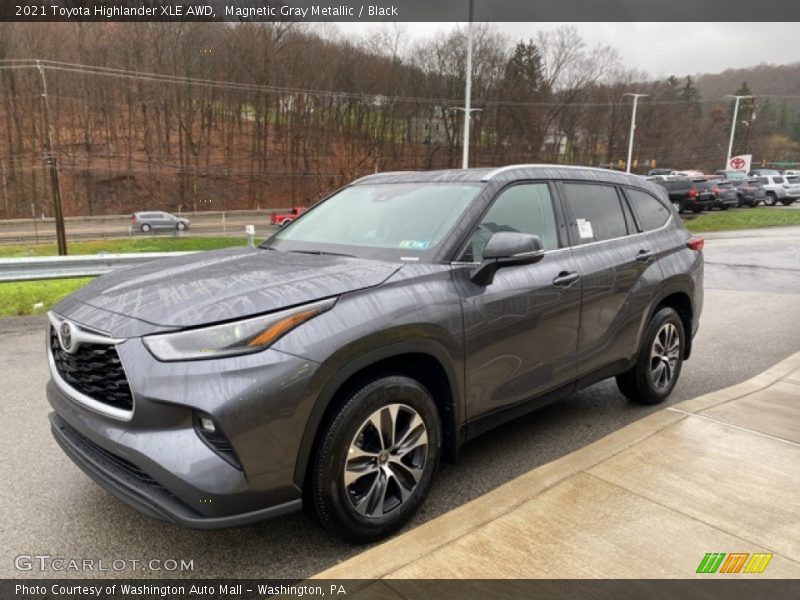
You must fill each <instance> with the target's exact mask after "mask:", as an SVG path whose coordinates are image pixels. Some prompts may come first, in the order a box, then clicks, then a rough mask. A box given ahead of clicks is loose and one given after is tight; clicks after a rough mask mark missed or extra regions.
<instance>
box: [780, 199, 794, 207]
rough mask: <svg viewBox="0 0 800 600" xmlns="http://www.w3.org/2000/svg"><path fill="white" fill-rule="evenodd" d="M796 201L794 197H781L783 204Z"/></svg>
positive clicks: (786, 204) (787, 204)
mask: <svg viewBox="0 0 800 600" xmlns="http://www.w3.org/2000/svg"><path fill="white" fill-rule="evenodd" d="M793 202H794V198H781V204H783V205H784V206H789V205H790V204H792V203H793Z"/></svg>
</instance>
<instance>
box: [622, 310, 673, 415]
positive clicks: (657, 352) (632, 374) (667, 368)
mask: <svg viewBox="0 0 800 600" xmlns="http://www.w3.org/2000/svg"><path fill="white" fill-rule="evenodd" d="M684 344H685V334H684V331H683V322H682V321H681V318H680V316H679V315H678V313H677V312H676V311H675V309H674V308H670V307H664V308H662V309H660V310H659V311H658V312H657V313H656V314H655V315H653V318H652V319H651V320H650V325H649V326H648V327H647V332H646V334H645V337H644V341H643V343H642V347H641V349H640V350H639V355H638V357H637V360H636V364H635V365H634V366H633V368H632V369H630V370H629V371H626V372H625V373H622V374H621V375H617V386H618V387H619V390H620V391H621V392H622V393H623V394H624V395H625V396H626V397H627V398H629V399H630V400H633V401H634V402H639V403H640V404H658V403H659V402H663V401H664V399H665V398H666V397H667V396H669V395H670V393H671V392H672V390H673V389H674V388H675V384H676V383H677V381H678V377H679V376H680V374H681V366H682V365H683V349H684Z"/></svg>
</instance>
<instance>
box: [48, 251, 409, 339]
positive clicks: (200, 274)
mask: <svg viewBox="0 0 800 600" xmlns="http://www.w3.org/2000/svg"><path fill="white" fill-rule="evenodd" d="M401 267H402V265H398V264H394V263H387V262H381V261H372V260H363V259H357V258H349V257H342V256H328V255H311V254H298V253H286V252H276V251H273V250H262V249H258V248H229V249H226V250H218V251H212V252H199V253H197V254H190V255H186V256H180V257H175V258H167V259H163V260H155V261H152V262H148V263H145V264H142V265H137V266H135V267H130V268H124V269H118V270H115V271H114V272H112V273H110V274H108V275H104V276H102V277H99V278H97V279H96V280H94V281H93V282H92V283H90V284H89V285H87V286H85V287H83V288H81V289H80V290H78V291H77V292H76V293H75V294H73V295H72V296H70V297H69V299H68V300H69V302H65V303H64V306H62V305H61V304H59V305H57V306H56V307H55V308H54V310H55V312H57V313H59V314H63V315H64V316H69V315H68V314H64V313H63V312H61V310H62V309H66V308H69V307H70V306H71V307H74V303H75V302H80V303H83V304H86V305H89V306H92V307H94V308H98V309H102V310H104V311H109V312H112V313H115V314H117V315H124V316H126V317H132V318H134V319H139V320H141V321H146V322H147V323H151V324H153V325H158V326H162V327H169V328H180V327H192V326H196V325H204V324H208V323H215V322H219V321H227V320H232V319H237V318H244V317H248V316H253V315H258V314H262V313H266V312H271V311H274V310H279V309H282V308H286V307H290V306H294V305H297V304H304V303H306V302H312V301H314V300H319V299H322V298H329V297H332V296H338V295H340V294H344V293H346V292H352V291H355V290H360V289H364V288H369V287H373V286H377V285H380V284H381V283H383V282H384V281H386V280H387V279H388V278H389V277H391V275H392V274H393V273H395V272H396V271H397V270H398V269H400V268H401ZM70 312H71V311H70Z"/></svg>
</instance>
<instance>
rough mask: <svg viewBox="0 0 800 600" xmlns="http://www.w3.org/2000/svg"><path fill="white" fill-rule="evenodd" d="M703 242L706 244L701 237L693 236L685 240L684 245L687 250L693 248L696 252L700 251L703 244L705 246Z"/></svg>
mask: <svg viewBox="0 0 800 600" xmlns="http://www.w3.org/2000/svg"><path fill="white" fill-rule="evenodd" d="M705 244H706V241H705V240H704V239H703V238H701V237H693V238H689V241H688V242H686V247H687V248H689V250H694V251H696V252H700V250H702V249H703V246H705Z"/></svg>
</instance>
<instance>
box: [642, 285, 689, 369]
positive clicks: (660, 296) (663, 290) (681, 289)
mask: <svg viewBox="0 0 800 600" xmlns="http://www.w3.org/2000/svg"><path fill="white" fill-rule="evenodd" d="M694 285H695V284H694V280H693V279H692V278H691V277H690V276H689V275H685V274H680V275H675V276H673V277H670V278H669V279H667V280H665V281H663V282H662V283H661V284H660V285H659V286H658V289H657V290H656V292H655V293H654V294H653V298H652V300H651V301H650V306H649V307H648V309H647V312H646V313H644V317H643V319H642V321H641V322H640V323H639V333H638V335H637V337H636V348H637V350H636V352H637V354H638V351H639V348H641V345H642V337H643V336H644V333H645V330H646V329H647V324H648V323H649V322H650V319H652V318H653V315H654V314H655V312H656V307H657V306H658V305H659V304H660V303H661V302H662V301H663V300H664V298H666V297H667V296H671V295H672V294H675V293H683V294H686V295H687V296H688V297H689V302H691V305H692V319H693V320H694V318H695V316H696V314H697V311H696V307H695V297H694ZM691 351H692V332H691V331H688V332H686V350H685V352H684V359H687V358H689V355H690V354H691Z"/></svg>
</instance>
